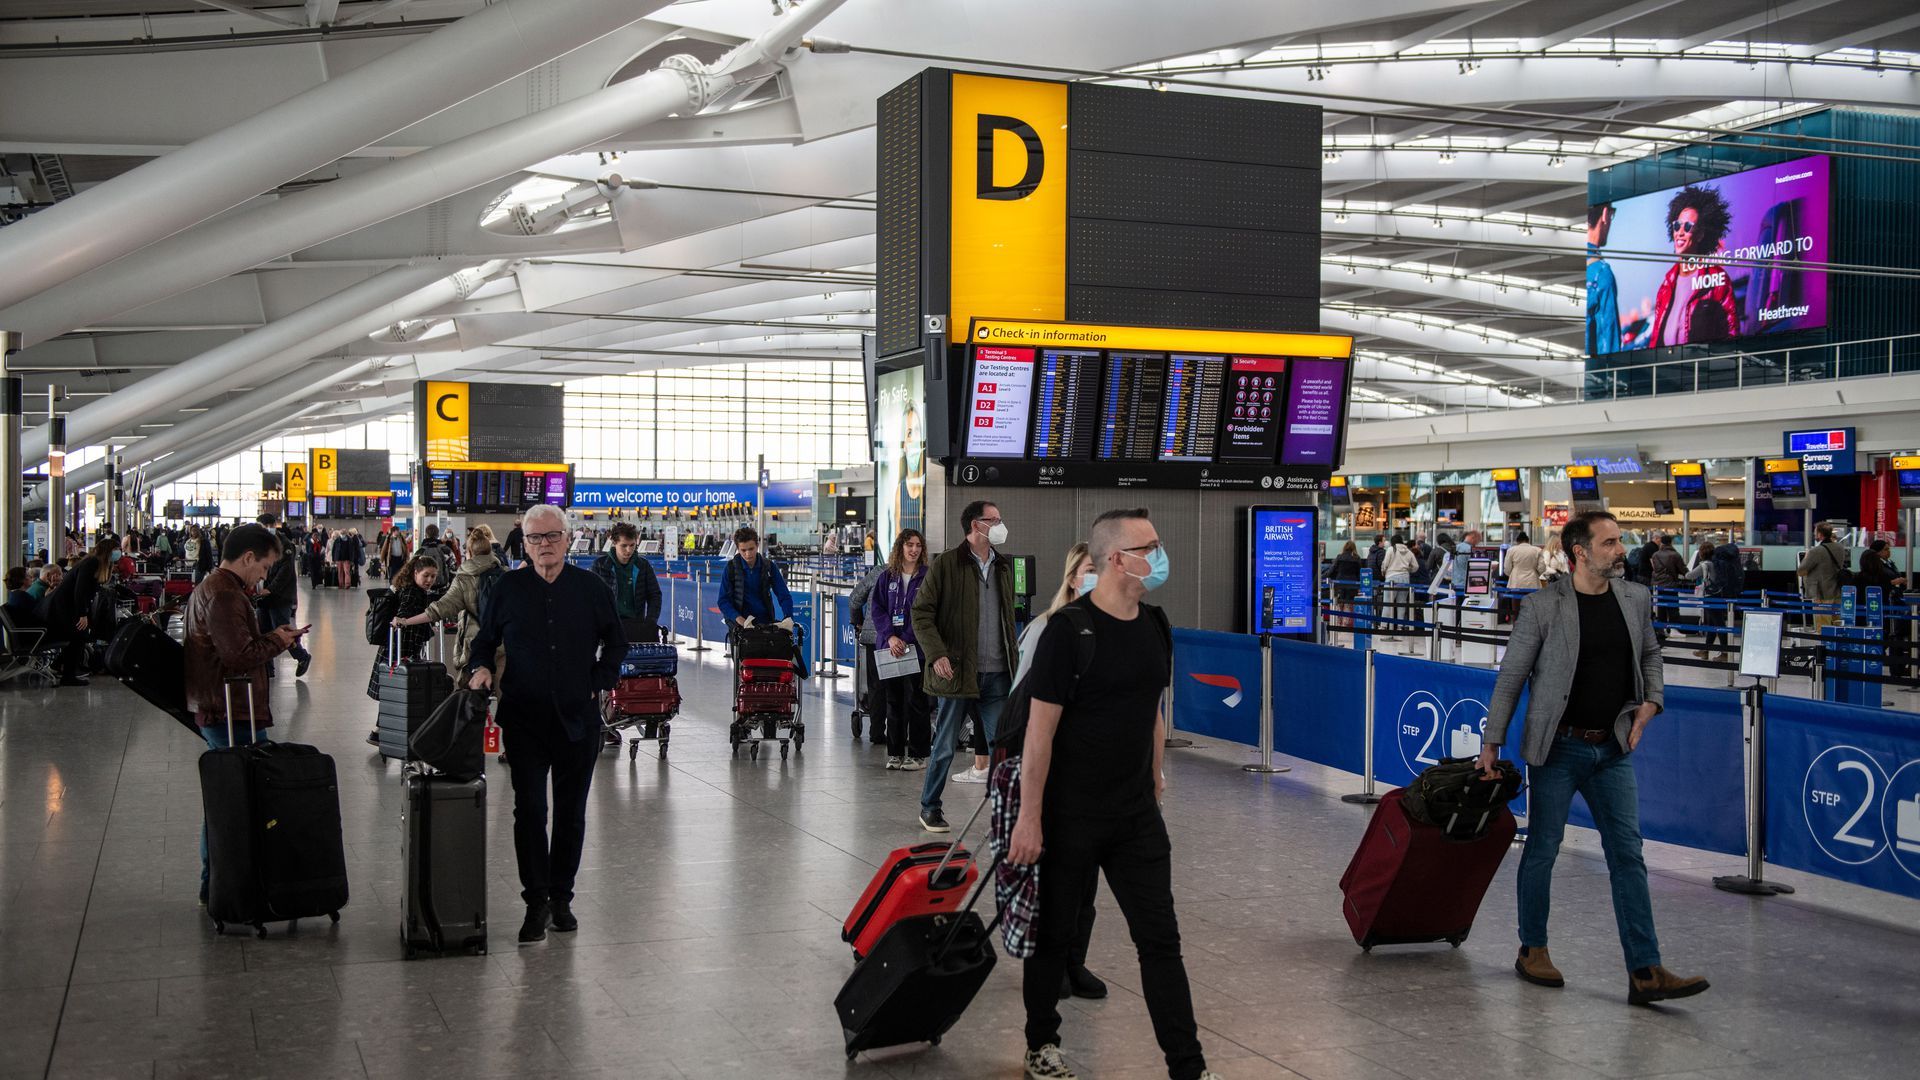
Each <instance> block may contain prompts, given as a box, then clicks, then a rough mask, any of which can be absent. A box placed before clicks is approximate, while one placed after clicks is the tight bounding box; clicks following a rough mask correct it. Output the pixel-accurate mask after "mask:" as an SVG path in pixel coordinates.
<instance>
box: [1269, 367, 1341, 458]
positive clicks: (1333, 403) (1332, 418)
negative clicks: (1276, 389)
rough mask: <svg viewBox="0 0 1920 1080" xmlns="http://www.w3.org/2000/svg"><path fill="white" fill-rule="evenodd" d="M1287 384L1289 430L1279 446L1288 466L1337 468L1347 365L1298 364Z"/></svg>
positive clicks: (1281, 455) (1281, 456)
mask: <svg viewBox="0 0 1920 1080" xmlns="http://www.w3.org/2000/svg"><path fill="white" fill-rule="evenodd" d="M1292 368H1293V371H1292V375H1291V378H1290V379H1289V380H1288V383H1287V429H1286V431H1285V432H1284V433H1282V437H1281V442H1280V461H1281V463H1282V464H1286V465H1334V464H1338V461H1339V457H1340V432H1341V430H1342V429H1343V428H1344V427H1345V426H1346V425H1345V420H1346V409H1347V362H1346V361H1345V360H1295V361H1294V362H1293V364H1292Z"/></svg>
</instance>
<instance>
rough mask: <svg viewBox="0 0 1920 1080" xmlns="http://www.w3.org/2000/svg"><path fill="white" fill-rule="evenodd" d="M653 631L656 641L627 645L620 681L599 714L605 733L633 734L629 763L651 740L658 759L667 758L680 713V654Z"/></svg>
mask: <svg viewBox="0 0 1920 1080" xmlns="http://www.w3.org/2000/svg"><path fill="white" fill-rule="evenodd" d="M655 630H656V633H655V637H656V640H654V641H636V642H631V643H629V644H628V645H627V658H626V659H625V660H622V661H621V662H620V681H619V682H618V683H616V684H614V687H613V690H612V692H611V693H609V694H607V697H606V702H605V704H604V706H603V712H602V714H601V719H602V720H603V722H604V723H605V724H606V725H607V730H609V731H618V732H626V731H631V732H633V733H634V738H633V741H632V742H629V743H627V760H628V761H638V760H639V759H640V744H641V743H642V742H646V741H648V740H652V739H657V740H659V743H660V756H661V757H663V758H664V757H666V756H667V742H668V740H669V738H670V737H671V736H672V734H673V718H674V717H675V716H676V715H678V714H679V712H680V683H679V679H678V675H679V672H680V651H679V650H678V649H676V648H674V647H673V646H672V645H668V644H665V643H663V642H661V641H659V640H657V639H658V638H659V637H662V636H664V633H663V632H660V631H659V629H658V628H657V627H656V628H655ZM623 741H624V740H623Z"/></svg>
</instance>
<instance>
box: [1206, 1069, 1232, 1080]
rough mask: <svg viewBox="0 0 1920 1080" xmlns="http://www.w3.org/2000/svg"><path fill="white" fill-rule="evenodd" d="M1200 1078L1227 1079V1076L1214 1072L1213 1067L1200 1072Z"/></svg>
mask: <svg viewBox="0 0 1920 1080" xmlns="http://www.w3.org/2000/svg"><path fill="white" fill-rule="evenodd" d="M1200 1080H1227V1078H1226V1077H1224V1076H1221V1075H1220V1074H1219V1073H1217V1072H1214V1071H1213V1070H1212V1069H1208V1070H1207V1071H1206V1072H1203V1073H1201V1074H1200Z"/></svg>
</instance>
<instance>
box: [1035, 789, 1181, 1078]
mask: <svg viewBox="0 0 1920 1080" xmlns="http://www.w3.org/2000/svg"><path fill="white" fill-rule="evenodd" d="M1042 828H1043V831H1044V833H1045V838H1046V853H1045V854H1044V855H1042V856H1041V858H1040V913H1039V925H1038V926H1037V927H1036V929H1037V932H1038V933H1037V939H1036V940H1037V944H1038V951H1037V952H1036V953H1035V954H1034V955H1033V957H1032V958H1031V959H1029V960H1027V962H1026V967H1025V970H1024V972H1023V973H1022V978H1021V994H1022V997H1023V998H1024V999H1025V1001H1026V1006H1027V1048H1028V1049H1029V1050H1038V1049H1039V1048H1040V1047H1042V1046H1046V1045H1047V1044H1049V1043H1054V1044H1057V1043H1059V1042H1060V1008H1059V994H1060V979H1061V977H1062V976H1064V975H1065V974H1066V973H1067V966H1068V964H1069V963H1070V962H1071V960H1072V954H1073V951H1074V949H1075V947H1076V942H1077V941H1078V940H1079V939H1080V937H1081V934H1082V933H1083V926H1084V933H1087V934H1091V933H1092V929H1093V923H1092V921H1091V920H1089V919H1085V918H1083V917H1082V909H1083V908H1084V907H1085V905H1086V900H1087V896H1088V893H1089V892H1090V890H1091V889H1092V887H1093V881H1094V873H1095V871H1103V872H1105V874H1106V875H1107V887H1108V888H1109V889H1112V890H1113V898H1114V899H1115V900H1117V901H1118V902H1119V904H1120V914H1121V915H1123V916H1124V917H1125V918H1126V920H1127V932H1128V933H1129V934H1131V935H1132V937H1133V945H1134V948H1135V949H1137V950H1138V951H1139V953H1140V985H1141V987H1142V988H1143V989H1144V991H1145V993H1146V998H1147V1015H1148V1016H1149V1017H1151V1018H1152V1020H1153V1034H1154V1038H1156V1039H1157V1040H1159V1043H1160V1050H1161V1052H1162V1053H1164V1054H1165V1055H1166V1058H1167V1074H1168V1075H1169V1076H1171V1077H1172V1078H1173V1080H1197V1078H1198V1077H1199V1076H1200V1074H1201V1073H1203V1072H1205V1071H1206V1069H1207V1062H1206V1058H1205V1057H1204V1056H1203V1055H1202V1054H1201V1051H1200V1031H1199V1026H1198V1025H1197V1024H1196V1023H1195V1022H1194V1019H1193V992H1192V990H1191V989H1190V988H1189V987H1188V985H1187V965H1186V962H1185V961H1184V960H1182V959H1181V957H1180V925H1179V922H1178V920H1176V919H1175V917H1174V913H1173V846H1172V844H1171V842H1169V841H1168V839H1167V825H1166V822H1165V821H1163V820H1162V819H1161V817H1160V811H1159V810H1158V809H1153V810H1148V811H1144V812H1142V813H1138V814H1134V815H1132V816H1130V817H1123V818H1058V817H1049V818H1047V819H1046V820H1045V822H1044V823H1043V826H1042Z"/></svg>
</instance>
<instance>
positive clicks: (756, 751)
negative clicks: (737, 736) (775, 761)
mask: <svg viewBox="0 0 1920 1080" xmlns="http://www.w3.org/2000/svg"><path fill="white" fill-rule="evenodd" d="M747 758H748V760H750V761H759V760H760V744H759V743H757V742H756V743H749V744H747Z"/></svg>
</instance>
